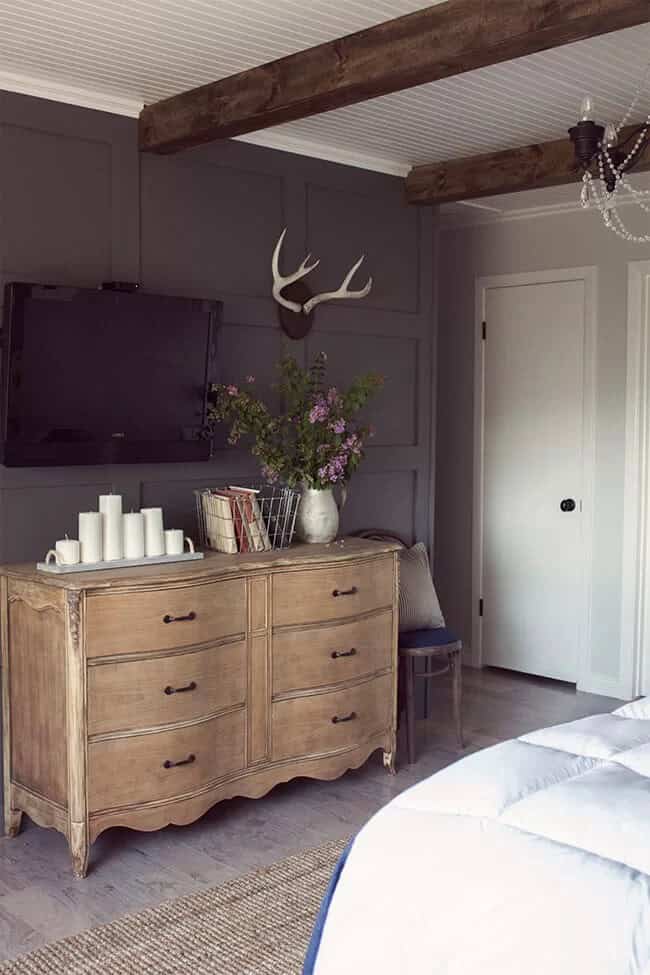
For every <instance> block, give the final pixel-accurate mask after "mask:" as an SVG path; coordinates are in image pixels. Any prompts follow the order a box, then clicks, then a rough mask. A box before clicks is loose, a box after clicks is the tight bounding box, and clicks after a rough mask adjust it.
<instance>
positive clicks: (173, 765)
mask: <svg viewBox="0 0 650 975" xmlns="http://www.w3.org/2000/svg"><path fill="white" fill-rule="evenodd" d="M195 761H196V755H188V756H187V758H184V759H182V760H181V761H180V762H170V760H169V759H167V761H166V762H163V768H178V766H179V765H191V764H192V762H195Z"/></svg>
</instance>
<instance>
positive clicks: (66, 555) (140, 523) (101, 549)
mask: <svg viewBox="0 0 650 975" xmlns="http://www.w3.org/2000/svg"><path fill="white" fill-rule="evenodd" d="M186 541H187V542H188V544H189V548H190V551H193V550H194V546H193V544H192V541H191V539H189V538H188V539H186V538H185V535H184V533H183V531H182V530H181V529H180V528H169V529H167V530H165V528H164V526H163V511H162V508H142V510H141V511H131V512H127V513H123V512H122V495H121V494H101V495H100V496H99V511H81V512H80V513H79V538H78V539H76V538H68V536H67V535H66V537H65V538H63V539H60V540H59V541H58V542H57V543H56V547H55V550H54V555H55V558H56V561H57V562H59V563H62V564H64V565H76V564H77V563H79V562H81V563H92V562H116V561H118V560H119V559H143V558H155V557H156V556H161V555H182V554H183V551H184V548H185V542H186Z"/></svg>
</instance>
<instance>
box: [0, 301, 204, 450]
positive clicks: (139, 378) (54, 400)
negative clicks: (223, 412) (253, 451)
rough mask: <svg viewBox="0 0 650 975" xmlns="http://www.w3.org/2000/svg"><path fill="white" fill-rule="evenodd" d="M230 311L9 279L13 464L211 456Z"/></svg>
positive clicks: (8, 437) (7, 400)
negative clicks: (209, 431) (210, 402)
mask: <svg viewBox="0 0 650 975" xmlns="http://www.w3.org/2000/svg"><path fill="white" fill-rule="evenodd" d="M219 309H220V303H219V302H211V301H200V300H197V299H191V298H176V297H170V296H164V295H152V294H145V293H141V292H138V291H136V292H126V291H114V290H105V289H97V290H91V289H80V288H67V287H50V286H45V285H33V284H19V283H13V284H9V285H7V286H6V289H5V317H4V356H3V359H4V362H3V393H4V404H3V405H4V410H3V414H4V416H3V427H4V430H3V434H4V436H3V440H4V450H3V460H4V463H5V464H7V465H8V466H29V465H34V466H39V465H43V464H104V463H110V464H112V463H141V462H158V461H170V460H171V461H189V460H200V459H206V458H207V457H208V456H209V441H207V440H206V439H205V438H203V437H202V436H201V431H202V428H203V425H204V423H205V414H206V402H207V384H208V381H209V378H210V375H211V369H212V366H213V363H212V350H213V337H214V329H215V325H216V323H217V321H218V317H219Z"/></svg>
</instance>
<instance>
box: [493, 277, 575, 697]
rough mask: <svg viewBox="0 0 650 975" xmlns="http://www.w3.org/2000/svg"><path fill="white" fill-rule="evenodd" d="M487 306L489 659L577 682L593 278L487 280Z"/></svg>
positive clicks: (526, 670)
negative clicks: (588, 309) (588, 311)
mask: <svg viewBox="0 0 650 975" xmlns="http://www.w3.org/2000/svg"><path fill="white" fill-rule="evenodd" d="M484 309H485V318H486V323H487V333H486V334H487V338H486V341H485V343H484V356H485V357H484V374H483V380H484V386H483V396H484V399H483V404H484V413H483V519H482V532H483V538H482V553H483V558H482V596H483V618H482V647H483V663H484V664H489V665H492V666H498V667H507V668H510V669H513V670H518V671H523V672H525V673H530V674H539V675H542V676H545V677H553V678H557V679H560V680H566V681H572V682H576V681H577V680H578V667H579V644H580V630H581V626H582V624H583V620H584V602H583V585H584V579H583V572H584V548H583V525H582V522H583V503H582V501H583V443H584V439H583V423H584V390H585V369H584V363H585V354H584V353H585V282H584V281H583V280H560V281H549V282H548V283H528V284H521V285H512V286H501V287H488V288H486V290H485V293H484ZM563 502H564V504H563ZM573 505H575V506H574V507H573ZM563 507H564V508H565V509H569V510H562V509H563Z"/></svg>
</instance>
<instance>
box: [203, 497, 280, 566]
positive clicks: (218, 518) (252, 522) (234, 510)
mask: <svg viewBox="0 0 650 975" xmlns="http://www.w3.org/2000/svg"><path fill="white" fill-rule="evenodd" d="M258 493H259V492H258V491H257V490H255V489H253V488H241V487H234V486H229V487H227V488H222V489H212V490H210V491H203V492H201V503H202V509H203V510H202V517H203V523H204V528H205V536H206V539H205V540H206V543H207V545H208V546H209V547H210V548H212V549H216V551H217V552H228V553H230V554H234V553H235V552H268V551H270V549H271V547H272V546H271V540H270V538H269V533H268V529H267V526H266V523H265V521H264V518H263V516H262V511H261V508H260V505H259V502H258V499H257V495H258Z"/></svg>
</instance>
